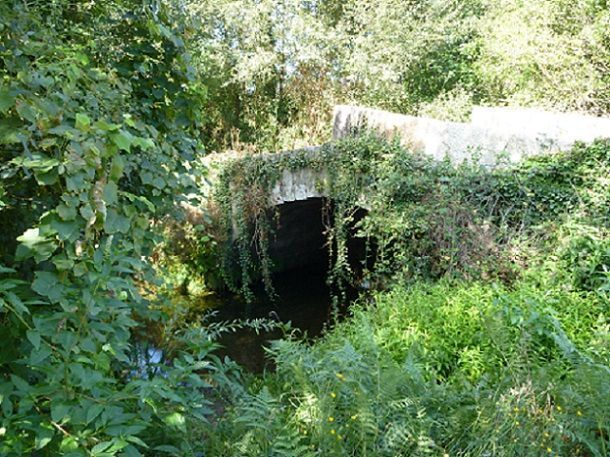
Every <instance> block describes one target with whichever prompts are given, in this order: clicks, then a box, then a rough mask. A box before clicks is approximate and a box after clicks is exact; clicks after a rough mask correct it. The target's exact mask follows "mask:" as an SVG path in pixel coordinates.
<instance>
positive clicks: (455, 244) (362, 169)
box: [213, 134, 608, 295]
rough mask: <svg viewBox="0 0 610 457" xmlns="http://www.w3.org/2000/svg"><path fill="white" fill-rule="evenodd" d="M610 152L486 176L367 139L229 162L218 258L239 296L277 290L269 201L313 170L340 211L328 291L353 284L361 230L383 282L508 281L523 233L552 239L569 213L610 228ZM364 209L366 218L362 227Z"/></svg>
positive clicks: (219, 196) (475, 167)
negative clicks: (607, 194)
mask: <svg viewBox="0 0 610 457" xmlns="http://www.w3.org/2000/svg"><path fill="white" fill-rule="evenodd" d="M607 153H608V147H607V144H606V143H604V142H598V143H596V144H594V145H593V146H590V147H588V148H584V147H577V148H576V149H575V150H574V151H572V152H571V153H569V154H568V153H564V154H557V155H554V156H551V157H539V158H532V159H529V160H527V161H525V162H524V163H523V164H520V165H515V166H510V167H504V168H497V169H487V168H485V167H483V166H481V165H479V164H478V162H477V160H476V158H473V159H472V160H471V161H470V162H466V163H463V164H460V165H459V166H455V165H454V164H451V163H450V162H449V161H441V162H438V161H434V160H433V159H431V158H428V157H426V156H424V155H421V154H414V153H412V152H411V151H409V150H407V149H405V148H402V147H400V146H399V144H398V143H395V142H388V141H386V140H383V139H380V138H378V137H375V136H374V135H373V134H364V135H362V136H359V137H354V138H348V139H346V140H341V141H339V142H335V143H330V144H326V145H324V146H322V147H321V148H320V149H318V150H315V151H312V150H298V151H294V152H289V153H283V154H266V155H261V154H258V155H249V156H245V157H242V158H239V159H236V160H233V161H230V162H229V163H228V165H226V166H225V167H224V168H223V171H222V173H221V174H220V177H219V180H218V185H217V187H216V192H215V194H214V199H215V201H216V202H217V203H218V205H219V207H220V209H221V210H220V211H219V214H220V217H219V220H218V224H219V226H220V229H219V231H220V232H224V233H227V234H228V235H227V236H225V237H224V239H225V242H224V243H220V244H219V250H218V251H217V252H216V253H214V254H213V255H218V256H220V258H221V259H222V262H221V263H222V268H223V271H224V272H225V279H226V280H227V282H228V284H230V285H231V287H232V288H233V289H235V290H239V289H240V288H241V291H242V292H243V293H244V294H246V295H248V294H250V292H249V285H250V284H251V283H252V282H253V281H254V280H255V279H256V278H257V275H260V276H262V277H263V279H264V281H265V283H266V285H267V289H268V290H269V291H271V290H272V286H271V284H270V278H271V272H272V271H273V265H272V259H270V258H269V255H268V251H267V248H268V244H269V242H270V239H272V237H273V232H274V227H275V226H276V224H275V222H274V218H273V213H274V210H273V208H272V205H271V202H270V195H271V193H272V191H273V188H274V186H276V185H277V184H278V182H279V181H280V179H281V177H282V173H283V172H285V171H288V172H295V171H297V170H301V169H311V170H313V171H315V172H316V173H315V175H317V176H319V177H320V178H319V182H318V183H317V185H318V186H319V187H320V193H321V194H322V195H325V196H326V197H327V199H328V202H332V205H329V207H328V209H330V206H332V211H330V212H328V211H327V213H328V216H329V217H328V218H327V219H328V220H327V223H326V225H327V227H326V235H327V245H328V246H329V251H330V252H329V262H330V268H329V280H330V282H331V283H335V284H337V285H346V284H349V283H350V281H353V279H354V277H353V272H352V271H351V269H350V264H349V262H348V254H349V253H348V249H347V240H348V237H349V232H350V230H352V229H353V228H354V227H353V225H354V223H356V222H357V223H356V227H355V229H356V236H358V237H362V238H365V239H367V240H368V241H369V244H370V245H371V246H374V248H375V249H374V251H375V252H374V253H375V256H374V257H375V268H374V270H373V271H372V273H373V276H375V279H377V280H379V281H381V282H383V281H385V280H384V279H383V278H384V277H386V279H387V278H389V277H390V276H396V275H398V276H400V277H404V278H421V277H426V278H431V277H432V278H438V277H441V276H446V275H449V276H453V275H458V276H462V277H468V278H480V277H483V278H489V277H496V278H501V279H503V280H506V281H511V280H512V279H514V278H515V276H516V274H517V270H518V268H515V267H516V266H517V265H518V263H519V261H520V260H519V259H517V258H515V255H514V253H512V254H511V252H510V249H509V248H510V246H511V245H513V244H515V243H518V241H519V240H520V239H521V238H523V236H525V235H526V234H530V235H531V234H533V233H538V232H543V231H544V230H543V229H542V230H539V227H544V226H545V224H552V223H554V222H557V220H558V219H561V218H563V217H565V214H566V212H569V211H571V212H573V213H574V214H579V213H580V212H582V211H586V212H587V214H591V213H592V212H594V213H595V214H596V217H598V218H601V220H603V221H607V220H608V214H607V209H606V208H605V207H604V206H603V204H600V202H599V201H597V200H598V199H594V201H591V197H590V195H589V194H590V192H591V189H595V188H597V187H599V179H600V176H601V175H600V173H602V171H600V170H606V169H607V166H608V165H607V162H608V157H607ZM602 194H603V191H601V193H600V192H597V193H596V194H595V195H597V196H599V195H602ZM602 201H606V200H602ZM357 208H365V209H366V210H367V216H366V217H365V218H364V219H362V220H359V221H356V220H355V218H354V216H355V211H356V209H357ZM583 208H586V210H585V209H583ZM521 260H523V259H521ZM600 274H601V273H600Z"/></svg>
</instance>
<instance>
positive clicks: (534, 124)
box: [471, 106, 610, 149]
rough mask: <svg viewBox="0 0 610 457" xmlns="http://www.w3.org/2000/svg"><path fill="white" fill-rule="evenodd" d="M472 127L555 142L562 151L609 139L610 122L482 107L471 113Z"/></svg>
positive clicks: (562, 114)
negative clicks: (577, 144)
mask: <svg viewBox="0 0 610 457" xmlns="http://www.w3.org/2000/svg"><path fill="white" fill-rule="evenodd" d="M471 124H472V125H476V126H477V127H481V128H485V129H489V130H502V131H513V132H517V133H521V134H527V135H533V136H536V137H538V138H540V139H541V140H544V139H545V138H547V139H552V140H553V141H555V143H556V144H558V145H559V146H560V147H561V148H563V149H565V148H570V147H571V146H572V145H573V144H574V143H575V142H577V141H582V142H584V143H590V142H592V141H594V140H595V139H597V138H600V137H601V138H610V119H609V118H604V117H596V116H588V115H583V114H579V113H553V112H548V111H543V110H540V109H534V108H512V107H482V106H475V107H474V108H473V110H472V118H471Z"/></svg>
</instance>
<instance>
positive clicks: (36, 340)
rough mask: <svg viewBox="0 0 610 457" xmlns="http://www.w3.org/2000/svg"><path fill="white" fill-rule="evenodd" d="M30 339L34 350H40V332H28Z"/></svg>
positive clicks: (27, 335)
mask: <svg viewBox="0 0 610 457" xmlns="http://www.w3.org/2000/svg"><path fill="white" fill-rule="evenodd" d="M25 336H26V337H27V338H28V340H29V341H30V343H32V346H34V349H36V350H38V349H39V348H40V333H39V332H38V330H28V331H27V332H26V334H25Z"/></svg>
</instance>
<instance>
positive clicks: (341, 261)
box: [213, 135, 395, 299]
mask: <svg viewBox="0 0 610 457" xmlns="http://www.w3.org/2000/svg"><path fill="white" fill-rule="evenodd" d="M393 147H395V146H392V145H390V144H388V143H386V142H384V141H382V140H380V139H378V138H376V137H374V136H372V135H366V136H363V137H360V138H358V139H349V140H344V141H341V142H337V143H332V144H326V145H324V146H322V147H321V148H320V149H319V150H315V151H313V150H311V149H302V150H298V151H294V152H290V153H282V154H257V155H250V156H245V157H242V158H239V159H236V160H232V161H231V162H229V163H228V164H227V165H225V166H224V168H223V170H222V171H221V173H220V176H219V182H218V184H217V185H216V189H215V192H214V195H213V198H214V200H215V201H216V202H217V204H218V205H219V207H220V208H221V215H222V216H221V217H222V220H220V221H218V223H219V224H220V225H221V228H222V230H225V231H226V232H227V233H230V234H231V235H230V236H228V237H227V240H226V242H225V243H224V245H222V246H221V247H220V249H221V252H220V253H219V258H220V260H221V269H222V272H223V277H224V279H225V282H226V284H227V285H228V286H229V288H230V289H232V290H233V291H236V292H240V293H241V294H243V295H244V296H245V297H246V298H248V299H252V298H253V294H252V290H251V287H250V286H251V284H252V282H253V281H254V280H255V279H256V278H259V277H260V278H261V279H262V280H263V283H264V285H265V290H266V292H267V294H269V295H270V296H272V297H273V296H274V290H273V284H272V281H271V274H272V272H273V261H272V259H271V258H270V256H269V244H270V241H271V240H272V237H273V235H274V230H275V227H276V226H277V216H278V213H277V209H276V208H275V207H274V206H273V204H272V202H271V201H270V196H271V193H272V191H273V188H274V186H275V185H276V184H277V183H278V182H279V181H280V179H281V177H282V173H283V172H284V171H290V172H296V171H298V170H303V169H309V170H312V171H314V172H316V173H317V174H318V175H323V176H324V179H321V180H320V182H318V183H316V185H317V186H318V188H319V189H318V190H319V192H320V193H321V194H322V195H324V196H325V197H326V204H325V208H324V211H323V218H324V221H325V223H324V225H325V226H326V233H325V235H326V239H327V246H328V251H329V266H330V268H329V277H328V281H329V283H330V284H332V285H334V286H336V287H337V289H338V290H339V291H344V290H345V288H346V286H347V285H348V284H349V283H350V282H351V281H352V280H353V271H352V270H351V267H350V265H349V262H348V246H347V240H348V237H349V228H350V227H351V225H352V223H353V220H354V211H355V209H357V208H358V207H359V206H361V205H362V204H363V203H365V202H364V200H365V195H364V194H365V192H366V190H368V189H372V187H373V186H374V184H375V179H374V173H372V171H373V170H374V169H375V167H376V164H377V163H378V162H380V161H381V160H383V158H384V156H385V155H387V154H388V152H389V151H390V149H391V148H393ZM236 261H237V262H236ZM236 263H237V265H236ZM236 270H237V271H236Z"/></svg>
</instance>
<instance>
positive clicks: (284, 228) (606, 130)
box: [208, 106, 610, 270]
mask: <svg viewBox="0 0 610 457" xmlns="http://www.w3.org/2000/svg"><path fill="white" fill-rule="evenodd" d="M333 118H334V119H333V139H340V138H343V137H346V136H349V135H353V134H355V133H357V132H358V131H359V130H362V129H363V128H366V129H372V130H374V131H376V132H378V133H380V134H381V135H383V136H385V137H387V138H392V137H398V139H399V140H400V142H401V144H402V145H403V146H405V147H406V148H409V149H411V150H413V151H420V152H423V153H425V154H428V155H430V156H432V157H434V158H436V159H438V160H442V159H445V158H449V159H450V160H451V161H452V162H453V163H455V164H458V163H460V162H463V161H465V160H469V159H473V158H475V157H476V158H477V159H478V160H479V161H480V163H482V164H484V165H486V166H489V167H495V166H503V165H506V164H510V163H516V162H518V161H520V160H521V159H523V158H524V157H527V156H531V155H539V154H552V153H554V152H557V151H561V150H567V149H570V148H571V147H572V146H573V145H574V144H575V143H576V142H584V143H590V142H592V141H593V140H595V139H596V138H600V137H610V119H606V118H598V117H593V116H585V115H580V114H573V113H568V114H564V113H549V112H544V111H540V110H534V109H518V108H486V107H475V108H474V109H473V112H472V118H471V121H470V122H468V123H458V122H446V121H440V120H436V119H431V118H424V117H414V116H407V115H402V114H395V113H389V112H385V111H380V110H376V109H371V108H362V107H356V106H337V107H336V108H335V110H334V116H333ZM318 151H319V147H311V148H308V150H307V151H306V153H307V154H316V153H318ZM293 153H294V152H291V151H287V152H280V153H275V154H265V155H264V156H263V157H268V160H277V159H278V157H280V156H279V155H278V154H283V155H285V154H293ZM298 153H299V154H302V153H303V151H302V150H300V151H299V152H298ZM227 159H230V160H239V156H236V155H235V154H220V155H216V156H211V157H209V159H208V160H210V161H211V162H212V163H214V162H222V161H224V160H227ZM326 179H328V177H327V176H326V173H325V172H324V170H323V168H322V171H314V170H312V169H310V168H302V169H297V170H292V171H291V170H284V171H283V172H282V174H281V177H280V179H279V180H278V182H277V183H276V184H275V187H274V188H273V190H272V192H271V194H270V197H269V206H270V207H273V206H275V207H276V208H277V210H278V213H279V216H280V218H279V220H280V224H279V227H278V230H277V232H276V237H275V239H274V241H273V242H272V243H271V246H270V250H271V255H272V257H273V258H274V261H275V263H276V264H277V265H278V269H280V270H282V269H290V268H293V267H296V266H298V265H303V264H305V263H311V262H315V261H316V260H318V261H319V260H320V259H321V258H324V256H320V254H321V253H322V252H324V244H325V241H326V240H325V237H324V235H323V233H324V226H323V222H322V208H323V201H324V199H325V197H327V195H324V193H325V192H324V187H325V186H324V181H325V180H326ZM212 180H213V179H212ZM320 183H322V185H320ZM362 206H363V207H366V204H365V203H363V205H362Z"/></svg>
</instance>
